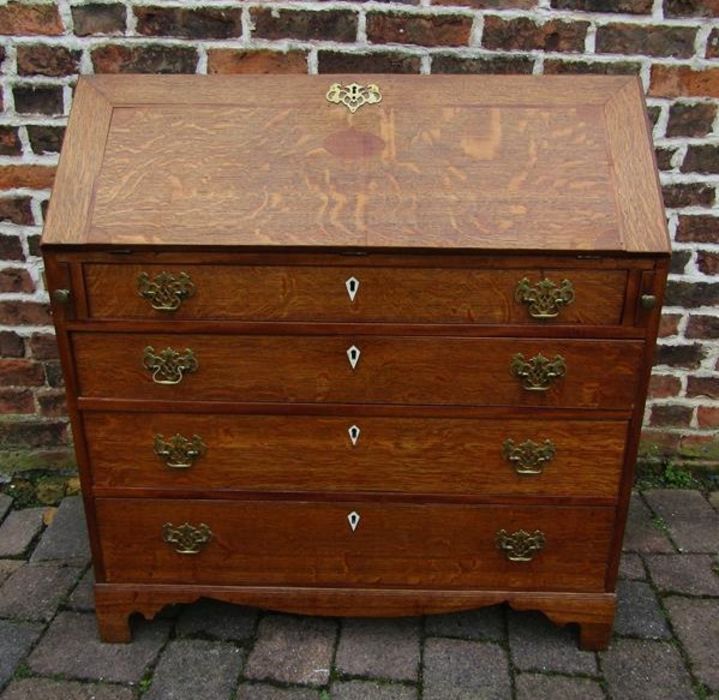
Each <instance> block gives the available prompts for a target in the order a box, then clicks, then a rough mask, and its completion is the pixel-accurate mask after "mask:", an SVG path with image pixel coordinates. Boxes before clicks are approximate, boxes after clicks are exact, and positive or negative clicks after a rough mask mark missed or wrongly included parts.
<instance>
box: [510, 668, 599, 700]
mask: <svg viewBox="0 0 719 700" xmlns="http://www.w3.org/2000/svg"><path fill="white" fill-rule="evenodd" d="M516 687H517V700H545V698H546V700H604V697H605V696H604V691H603V690H602V686H601V685H599V683H598V682H597V681H593V680H591V679H589V678H568V677H566V676H545V675H544V674H541V673H521V674H519V675H518V676H517V679H516Z"/></svg>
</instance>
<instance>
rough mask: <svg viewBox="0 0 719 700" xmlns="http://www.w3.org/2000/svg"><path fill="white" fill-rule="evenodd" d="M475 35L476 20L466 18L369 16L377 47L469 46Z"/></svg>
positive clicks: (370, 34) (371, 37)
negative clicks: (386, 44)
mask: <svg viewBox="0 0 719 700" xmlns="http://www.w3.org/2000/svg"><path fill="white" fill-rule="evenodd" d="M471 32H472V18H471V17H465V16H464V15H420V14H407V13H389V12H370V13H368V14H367V38H368V39H369V40H370V41H371V42H373V43H375V44H385V43H389V44H416V45H418V46H466V45H467V44H468V43H469V37H470V34H471Z"/></svg>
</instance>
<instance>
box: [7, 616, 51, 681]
mask: <svg viewBox="0 0 719 700" xmlns="http://www.w3.org/2000/svg"><path fill="white" fill-rule="evenodd" d="M41 632H42V625H41V624H39V623H37V622H10V621H9V620H0V688H1V687H2V686H3V685H5V683H6V682H7V681H8V680H9V679H10V678H11V677H12V674H13V673H14V672H15V667H16V666H17V665H18V664H19V663H20V661H22V659H23V658H24V657H25V654H27V653H28V651H29V650H30V647H31V646H32V645H33V644H34V643H35V640H36V639H37V638H38V637H39V636H40V633H41Z"/></svg>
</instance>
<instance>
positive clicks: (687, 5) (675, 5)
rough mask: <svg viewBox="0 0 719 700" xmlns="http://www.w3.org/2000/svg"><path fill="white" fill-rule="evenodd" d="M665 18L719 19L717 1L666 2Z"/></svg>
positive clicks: (666, 0)
mask: <svg viewBox="0 0 719 700" xmlns="http://www.w3.org/2000/svg"><path fill="white" fill-rule="evenodd" d="M664 16H665V17H719V2H717V0H664Z"/></svg>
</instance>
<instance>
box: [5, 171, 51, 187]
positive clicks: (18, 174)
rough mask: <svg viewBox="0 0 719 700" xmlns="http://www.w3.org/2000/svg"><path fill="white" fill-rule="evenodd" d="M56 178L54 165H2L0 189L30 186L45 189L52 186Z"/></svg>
mask: <svg viewBox="0 0 719 700" xmlns="http://www.w3.org/2000/svg"><path fill="white" fill-rule="evenodd" d="M54 179H55V168H54V166H48V165H0V189H10V188H14V187H28V188H30V189H36V190H44V189H49V188H50V187H52V183H53V180H54Z"/></svg>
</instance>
